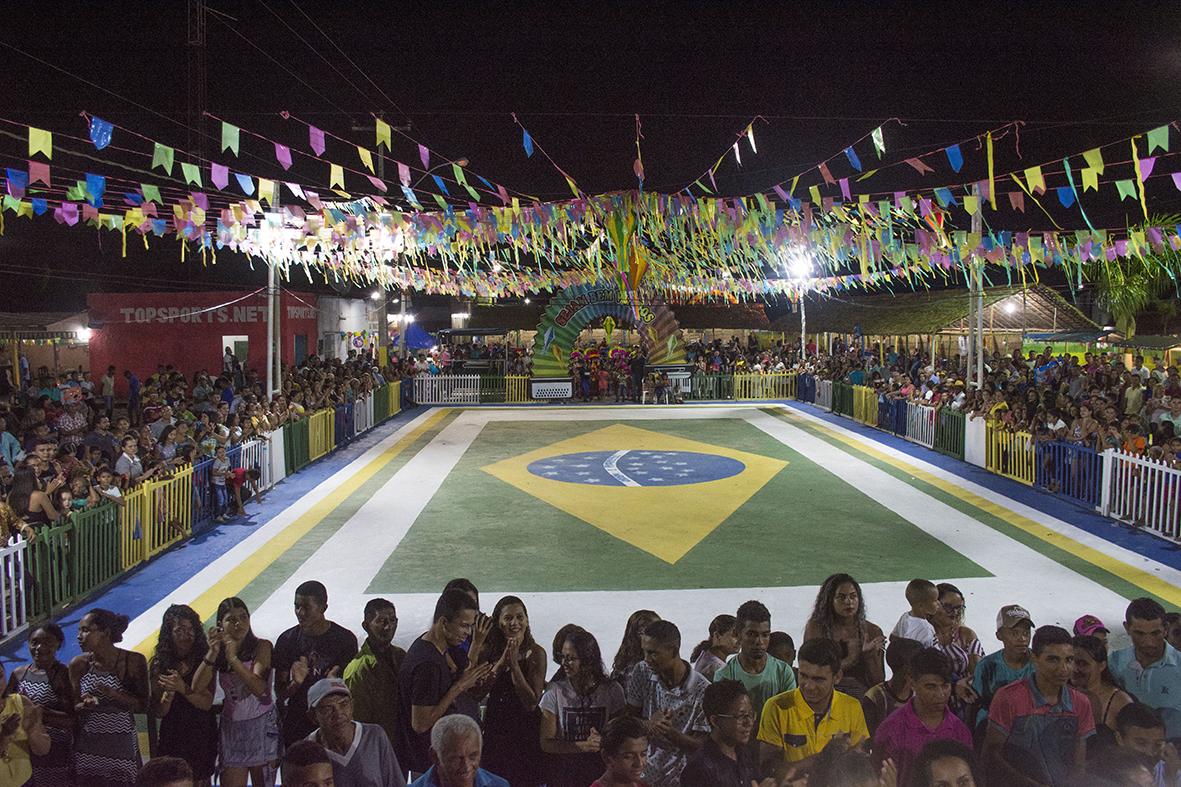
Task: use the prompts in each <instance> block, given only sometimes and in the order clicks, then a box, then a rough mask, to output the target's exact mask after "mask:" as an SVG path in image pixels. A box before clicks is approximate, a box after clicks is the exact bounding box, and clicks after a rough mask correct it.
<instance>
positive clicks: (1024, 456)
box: [984, 423, 1037, 486]
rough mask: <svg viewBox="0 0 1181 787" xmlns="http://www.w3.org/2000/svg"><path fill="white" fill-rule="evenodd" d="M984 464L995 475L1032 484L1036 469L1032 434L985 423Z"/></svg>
mask: <svg viewBox="0 0 1181 787" xmlns="http://www.w3.org/2000/svg"><path fill="white" fill-rule="evenodd" d="M984 466H985V467H986V468H987V469H989V470H991V471H992V472H994V473H996V474H997V475H1003V476H1004V477H1006V478H1012V479H1013V480H1014V481H1020V482H1021V483H1023V484H1028V485H1030V486H1033V482H1034V480H1035V479H1036V470H1037V457H1036V455H1035V452H1034V440H1033V435H1031V434H1029V433H1028V432H1010V431H1007V430H1005V429H1003V428H1001V427H1000V426H998V425H997V424H995V423H989V424H987V425H986V426H985V458H984Z"/></svg>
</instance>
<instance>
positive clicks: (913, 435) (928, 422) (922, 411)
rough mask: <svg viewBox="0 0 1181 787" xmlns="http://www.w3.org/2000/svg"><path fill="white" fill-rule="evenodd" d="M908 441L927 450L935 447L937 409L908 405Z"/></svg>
mask: <svg viewBox="0 0 1181 787" xmlns="http://www.w3.org/2000/svg"><path fill="white" fill-rule="evenodd" d="M906 439H907V440H910V441H912V442H915V443H918V444H919V445H921V446H924V447H926V448H934V447H935V408H934V407H927V406H925V405H921V404H916V403H915V402H907V403H906Z"/></svg>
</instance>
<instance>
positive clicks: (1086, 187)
mask: <svg viewBox="0 0 1181 787" xmlns="http://www.w3.org/2000/svg"><path fill="white" fill-rule="evenodd" d="M1098 190H1099V171H1098V170H1096V169H1092V168H1091V167H1084V168H1083V191H1098Z"/></svg>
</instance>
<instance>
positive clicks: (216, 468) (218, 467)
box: [209, 445, 233, 522]
mask: <svg viewBox="0 0 1181 787" xmlns="http://www.w3.org/2000/svg"><path fill="white" fill-rule="evenodd" d="M232 472H233V468H232V467H231V466H230V460H229V458H228V457H227V456H226V447H225V446H224V445H219V446H218V447H217V449H216V451H215V453H214V458H213V466H212V468H210V471H209V474H210V475H211V476H212V477H213V510H214V521H215V522H226V521H228V517H227V516H226V510H227V509H228V508H229V490H228V488H227V486H226V483H227V481H226V479H228V478H229V476H230V473H232Z"/></svg>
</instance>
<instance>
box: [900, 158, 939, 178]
mask: <svg viewBox="0 0 1181 787" xmlns="http://www.w3.org/2000/svg"><path fill="white" fill-rule="evenodd" d="M906 163H907V164H909V165H910V166H912V167H914V171H915V172H917V173H919V174H920V175H926V174H927V173H928V172H934V171H935V170H933V169H931V168H930V167H928V166H927V164H926V162H924V161H923V160H922V159H921V158H908V159H907V160H906Z"/></svg>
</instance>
